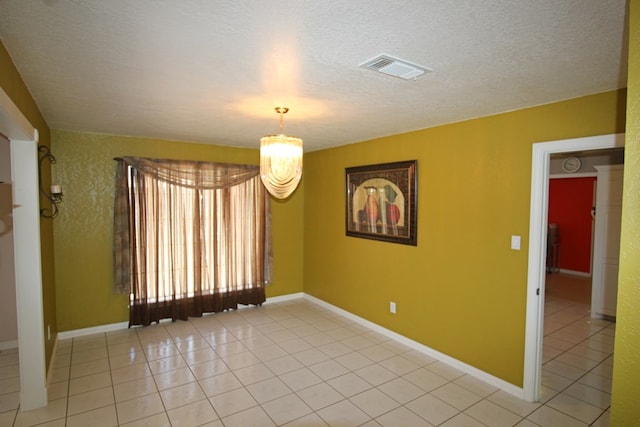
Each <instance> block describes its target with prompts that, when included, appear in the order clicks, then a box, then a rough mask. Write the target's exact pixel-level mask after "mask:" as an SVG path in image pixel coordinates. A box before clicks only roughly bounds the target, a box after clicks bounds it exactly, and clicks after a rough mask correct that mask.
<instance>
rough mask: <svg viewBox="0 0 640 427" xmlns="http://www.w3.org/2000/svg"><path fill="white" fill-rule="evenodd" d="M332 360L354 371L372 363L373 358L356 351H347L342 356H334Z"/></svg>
mask: <svg viewBox="0 0 640 427" xmlns="http://www.w3.org/2000/svg"><path fill="white" fill-rule="evenodd" d="M334 360H335V361H336V362H338V363H339V364H341V365H342V366H344V367H345V368H347V369H349V370H350V371H356V370H358V369H361V368H364V367H366V366H370V365H373V364H374V361H373V360H371V359H369V358H368V357H365V356H363V355H362V354H360V353H358V352H351V353H347V354H344V355H342V356H338V357H336V358H335V359H334Z"/></svg>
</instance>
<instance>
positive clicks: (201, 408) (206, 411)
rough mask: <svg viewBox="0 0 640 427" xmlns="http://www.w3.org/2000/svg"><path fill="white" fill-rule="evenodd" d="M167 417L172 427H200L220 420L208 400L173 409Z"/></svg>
mask: <svg viewBox="0 0 640 427" xmlns="http://www.w3.org/2000/svg"><path fill="white" fill-rule="evenodd" d="M167 415H168V416H169V420H170V421H171V426H172V427H183V426H184V427H192V426H199V425H203V424H205V423H210V422H212V421H216V420H217V419H218V415H217V414H216V412H215V411H214V410H213V408H212V407H211V404H210V403H209V401H208V400H206V399H205V400H201V401H198V402H194V403H191V404H189V405H186V406H181V407H179V408H175V409H172V410H170V411H168V412H167Z"/></svg>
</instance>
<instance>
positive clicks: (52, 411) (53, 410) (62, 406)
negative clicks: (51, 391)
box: [14, 399, 67, 427]
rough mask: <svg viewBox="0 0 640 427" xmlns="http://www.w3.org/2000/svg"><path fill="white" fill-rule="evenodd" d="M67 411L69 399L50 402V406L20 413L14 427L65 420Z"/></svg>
mask: <svg viewBox="0 0 640 427" xmlns="http://www.w3.org/2000/svg"><path fill="white" fill-rule="evenodd" d="M66 411H67V399H58V400H54V401H52V402H49V405H47V406H45V407H43V408H38V409H34V410H32V411H18V415H17V416H16V421H15V423H14V427H27V426H34V425H37V424H43V423H46V422H51V421H55V420H60V419H63V420H64V417H65V415H66Z"/></svg>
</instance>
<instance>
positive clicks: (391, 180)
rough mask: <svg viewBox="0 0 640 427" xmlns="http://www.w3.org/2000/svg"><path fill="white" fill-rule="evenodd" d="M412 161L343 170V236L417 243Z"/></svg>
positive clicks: (415, 197) (414, 161) (415, 199)
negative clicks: (344, 218)
mask: <svg viewBox="0 0 640 427" xmlns="http://www.w3.org/2000/svg"><path fill="white" fill-rule="evenodd" d="M416 165H417V161H416V160H409V161H404V162H394V163H382V164H378V165H367V166H357V167H350V168H346V169H345V181H346V191H345V193H346V194H345V195H346V233H347V236H353V237H362V238H365V239H374V240H384V241H387V242H393V243H403V244H406V245H414V246H416V245H417V234H416V225H417V224H416V217H417V215H416V204H417V197H418V196H417V194H418V192H417V188H416V182H417V181H416Z"/></svg>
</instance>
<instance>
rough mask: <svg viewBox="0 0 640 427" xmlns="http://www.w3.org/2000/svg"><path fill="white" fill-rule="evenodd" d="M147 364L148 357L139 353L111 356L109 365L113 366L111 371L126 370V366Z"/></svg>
mask: <svg viewBox="0 0 640 427" xmlns="http://www.w3.org/2000/svg"><path fill="white" fill-rule="evenodd" d="M146 362H147V357H146V356H145V355H144V353H142V352H140V351H137V352H135V353H126V354H120V355H117V356H109V365H110V366H111V369H118V368H124V367H126V366H131V365H136V364H140V363H146Z"/></svg>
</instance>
